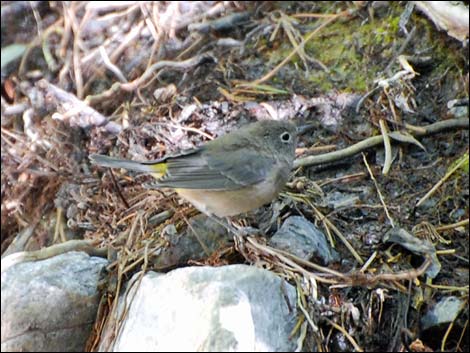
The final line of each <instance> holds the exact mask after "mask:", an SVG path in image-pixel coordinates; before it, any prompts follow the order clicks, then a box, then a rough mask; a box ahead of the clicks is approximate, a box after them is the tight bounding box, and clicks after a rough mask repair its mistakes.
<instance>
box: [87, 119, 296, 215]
mask: <svg viewBox="0 0 470 353" xmlns="http://www.w3.org/2000/svg"><path fill="white" fill-rule="evenodd" d="M296 144H297V127H296V125H295V124H294V123H292V122H289V121H278V120H262V121H258V122H254V123H250V124H247V125H245V126H242V127H241V128H239V129H236V130H234V131H232V132H230V133H227V134H225V135H222V136H219V137H218V138H216V139H214V140H212V141H209V142H206V143H205V144H203V145H201V146H199V147H196V148H192V149H187V150H183V151H181V152H180V153H178V154H173V155H167V156H165V157H163V158H161V159H157V160H153V161H144V162H141V161H134V160H127V159H119V158H113V157H109V156H106V155H100V154H91V155H90V156H89V158H90V160H91V162H92V163H93V164H96V165H99V166H104V167H110V168H124V169H127V170H133V171H137V172H144V173H150V174H151V175H153V176H154V177H155V178H156V183H154V184H153V185H155V186H156V187H157V188H171V189H174V190H175V191H176V192H177V193H178V194H179V195H180V196H181V197H183V198H184V199H185V200H187V201H189V202H190V203H191V204H193V205H194V206H195V207H196V208H197V209H198V210H200V211H201V212H203V213H205V214H206V215H208V216H216V217H219V218H223V217H230V216H236V215H239V214H242V213H246V212H249V211H252V210H255V209H257V208H259V207H261V206H263V205H265V204H267V203H269V202H271V201H272V200H273V199H274V198H276V197H277V195H278V194H279V192H280V191H281V190H282V188H283V187H284V185H285V183H286V182H287V180H288V179H289V175H290V171H291V169H292V166H293V161H294V158H295V148H296Z"/></svg>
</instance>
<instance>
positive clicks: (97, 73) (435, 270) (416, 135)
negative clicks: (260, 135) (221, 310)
mask: <svg viewBox="0 0 470 353" xmlns="http://www.w3.org/2000/svg"><path fill="white" fill-rule="evenodd" d="M461 6H463V10H462V11H464V12H465V11H467V14H468V2H467V5H461ZM465 6H467V7H465ZM467 17H468V16H467ZM1 28H2V117H1V124H2V128H1V159H2V167H1V194H2V208H1V239H2V254H3V255H5V254H7V253H9V252H13V251H20V250H37V249H41V248H43V247H46V246H50V245H53V244H57V243H61V242H64V241H66V240H70V239H86V240H88V241H92V242H93V244H94V246H96V247H111V248H112V249H113V251H114V255H115V258H114V260H113V261H115V263H117V262H120V263H121V265H122V264H124V266H122V267H121V266H111V267H110V275H109V276H110V278H112V280H111V281H110V282H113V283H118V285H119V283H121V281H124V280H125V279H126V278H129V277H130V276H131V275H132V274H133V273H135V271H138V270H140V269H142V268H143V266H144V263H145V266H146V267H144V269H146V270H147V269H152V268H159V269H162V268H161V267H158V266H157V265H156V264H158V263H159V261H160V260H159V259H157V258H153V257H150V258H148V259H147V260H148V261H143V257H142V254H143V252H144V250H143V249H144V248H145V247H146V249H152V250H155V249H160V248H161V249H164V248H165V247H167V246H168V244H169V243H171V239H170V237H171V232H170V231H169V230H170V229H173V230H175V231H176V232H178V233H182V232H184V230H185V229H186V228H187V223H188V219H191V218H192V217H193V216H194V215H196V214H197V213H198V212H197V211H196V210H195V209H194V208H193V207H192V206H191V205H189V204H187V203H185V202H183V201H181V200H180V199H179V198H178V197H177V196H176V194H175V193H174V192H172V191H167V190H164V191H160V190H155V189H152V188H149V186H148V184H149V183H151V182H152V178H151V177H150V176H147V175H138V174H133V173H126V172H124V171H119V170H116V171H114V172H112V173H111V172H110V171H107V170H105V169H103V168H98V167H96V166H93V165H91V164H90V162H89V160H88V155H89V154H91V153H101V154H107V155H113V156H119V157H122V158H131V159H138V160H149V159H155V158H160V157H162V156H164V155H165V154H167V153H172V152H176V151H178V150H181V149H185V148H191V147H194V146H197V145H199V144H201V143H203V142H205V141H208V140H210V139H212V138H215V137H217V136H219V135H221V134H224V133H226V132H228V131H231V130H233V129H235V128H236V127H237V126H242V125H244V124H246V123H247V122H250V121H255V120H259V119H266V118H278V119H291V120H293V121H296V122H297V123H298V124H299V126H303V127H306V128H305V131H304V133H302V135H301V136H300V141H299V145H298V146H297V151H296V156H297V159H296V164H295V169H294V170H293V173H292V178H291V179H290V181H289V183H288V185H287V187H286V189H285V191H284V192H283V193H282V194H281V196H280V197H279V200H277V201H276V202H275V203H274V205H275V206H271V207H266V208H265V209H263V210H261V211H260V212H258V213H254V214H250V215H247V217H240V218H239V219H238V222H239V223H243V224H245V225H249V226H252V227H255V228H259V229H263V231H264V234H263V237H261V238H258V240H256V241H257V242H258V243H257V244H261V245H260V246H259V247H257V246H256V245H253V244H251V243H250V244H251V245H250V244H246V246H245V248H244V250H243V251H237V250H240V248H237V249H235V247H234V245H233V244H228V245H224V247H222V248H220V249H219V251H218V252H217V253H216V254H213V255H212V256H210V257H206V258H198V259H195V258H194V257H191V256H189V258H190V259H191V260H197V261H198V262H197V263H210V264H213V265H220V264H225V263H234V262H245V263H251V264H254V265H258V266H264V267H266V268H269V269H270V270H273V271H275V272H277V273H280V274H282V275H283V276H284V277H285V278H286V279H288V280H290V281H291V283H292V284H293V285H296V286H298V288H299V293H303V294H302V299H303V305H305V308H306V312H307V313H308V315H309V318H308V319H307V317H306V316H305V317H302V318H299V324H298V328H299V329H298V331H301V329H300V327H302V325H304V323H305V325H306V326H307V331H306V335H305V336H304V338H303V349H304V350H315V349H316V350H320V351H350V350H365V351H382V350H392V351H436V350H446V351H468V349H469V348H470V347H469V340H468V337H469V332H468V331H469V328H468V320H469V306H468V290H469V285H468V282H469V273H468V270H469V262H468V261H469V238H468V236H469V232H468V230H469V226H468V219H469V201H468V200H469V187H468V185H469V180H468V179H469V178H468V149H469V140H468V96H469V74H468V69H469V55H468V39H467V46H465V40H459V39H458V38H455V36H452V35H451V34H449V31H446V30H443V29H441V30H440V29H438V28H436V25H435V24H434V23H433V22H432V21H431V20H430V19H429V17H428V16H426V15H424V13H423V12H422V11H419V10H418V9H417V8H414V9H413V8H410V4H408V5H407V3H406V2H399V3H391V2H390V3H388V2H360V1H359V2H278V3H271V2H223V3H222V2H210V3H209V2H184V3H182V4H179V5H178V4H176V3H171V2H148V3H141V4H129V3H126V4H125V5H124V4H123V5H105V4H93V3H92V2H90V3H87V2H68V3H62V2H38V3H30V2H9V1H5V2H2V23H1ZM467 38H468V27H467ZM13 44H14V45H16V46H12V45H13ZM7 46H10V49H11V51H12V52H13V54H12V56H13V59H11V61H9V62H6V60H5V59H4V49H5V47H7ZM4 63H5V64H4ZM388 133H390V134H388ZM388 136H389V137H388ZM361 143H362V145H361ZM350 146H357V149H355V150H353V151H350V150H346V148H347V147H350ZM384 146H385V147H384ZM334 151H342V152H344V153H342V154H339V155H332V154H331V152H334ZM321 158H324V159H321ZM260 215H262V217H261V216H260ZM289 215H303V216H304V217H306V218H307V219H309V220H310V221H311V222H313V223H315V224H316V225H317V226H318V227H319V228H321V229H322V230H323V231H324V232H325V234H327V235H328V237H329V239H330V240H331V245H332V246H334V248H335V249H336V251H337V252H338V253H339V254H340V258H341V259H342V260H341V261H339V262H338V263H335V264H332V265H331V266H329V267H330V269H332V270H334V271H335V272H334V273H329V272H326V271H327V270H325V269H324V268H323V267H312V266H311V265H309V263H307V262H301V261H299V260H298V259H293V260H292V261H294V263H295V266H294V265H292V264H290V265H288V264H287V263H286V262H283V259H282V257H280V256H278V257H276V256H273V255H272V254H268V253H265V252H264V251H263V247H262V246H263V245H262V244H263V241H264V240H263V238H265V237H267V238H269V237H270V236H272V234H273V232H274V231H275V229H276V228H277V225H278V224H280V223H282V221H283V220H284V219H285V218H286V217H288V216H289ZM136 225H138V226H137V227H136ZM134 231H135V233H132V232H134ZM129 239H131V240H129ZM123 254H126V255H125V256H124V255H123ZM3 255H2V256H3ZM187 260H188V257H184V258H183V257H178V258H173V259H172V261H171V262H170V263H169V264H168V266H167V268H164V270H169V269H170V268H175V267H178V266H186V265H187V264H188V261H187ZM193 263H194V262H193ZM311 263H314V264H316V261H315V259H312V260H311ZM118 268H126V269H128V270H126V271H122V272H119V271H118ZM299 268H300V269H299ZM308 274H311V276H310V275H308ZM312 278H313V279H312ZM312 281H316V287H315V286H312ZM113 288H114V290H115V287H113ZM109 291H110V292H111V293H112V292H113V289H109ZM108 295H109V293H108ZM315 297H316V299H315ZM449 297H456V298H457V299H458V300H459V302H461V303H462V304H461V305H460V306H459V308H458V309H456V310H455V315H454V316H452V318H451V319H447V320H444V321H443V322H442V323H440V324H432V325H430V326H429V327H426V324H423V317H426V315H430V314H429V313H433V311H432V310H433V308H435V306H436V305H437V304H438V303H442V301H443V300H444V299H446V298H449ZM457 299H456V300H457ZM108 304H109V303H108ZM99 319H103V318H99ZM309 320H313V322H315V323H316V325H317V326H318V328H317V329H316V330H315V329H314V327H312V326H310V325H309V324H308V322H309ZM98 326H99V325H97V327H98ZM95 334H96V335H99V331H98V330H97V332H95ZM295 334H296V335H297V334H298V332H296V333H295ZM92 349H93V346H92V345H90V350H92Z"/></svg>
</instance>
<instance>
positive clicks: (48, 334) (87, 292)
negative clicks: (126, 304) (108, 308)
mask: <svg viewBox="0 0 470 353" xmlns="http://www.w3.org/2000/svg"><path fill="white" fill-rule="evenodd" d="M13 255H14V254H13ZM106 264H107V261H106V260H104V259H101V258H98V257H90V256H88V255H87V254H85V253H83V252H69V253H65V254H62V255H58V256H55V257H52V258H49V259H46V260H42V261H31V262H23V263H18V264H15V265H13V266H11V267H9V268H8V269H6V270H5V271H4V272H2V278H1V293H2V295H1V296H2V299H1V313H2V320H1V328H2V334H1V339H2V345H1V346H2V352H12V351H16V352H18V351H64V352H73V351H83V350H84V349H85V343H86V341H87V339H88V336H89V334H90V332H91V329H92V326H93V323H94V321H95V316H96V310H97V307H98V303H99V291H98V281H99V279H100V273H101V271H102V269H103V267H104V266H105V265H106Z"/></svg>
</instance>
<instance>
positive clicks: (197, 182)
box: [158, 147, 273, 190]
mask: <svg viewBox="0 0 470 353" xmlns="http://www.w3.org/2000/svg"><path fill="white" fill-rule="evenodd" d="M166 162H167V163H168V164H167V165H168V170H167V173H166V174H165V175H164V176H163V177H162V178H160V179H159V180H158V185H159V186H161V187H171V188H182V189H207V190H236V189H240V188H242V187H244V186H248V185H253V184H256V183H259V182H261V181H263V180H264V179H265V178H266V177H267V174H268V172H269V170H270V168H271V167H272V164H273V160H272V158H267V157H266V156H264V155H261V154H259V153H258V151H256V150H253V149H252V148H251V149H249V148H245V147H242V148H237V149H234V150H232V151H227V150H222V151H218V152H214V151H213V150H212V151H211V152H210V156H209V155H208V150H207V149H205V148H204V147H201V148H199V149H197V150H193V151H192V153H191V154H186V155H179V156H175V157H170V158H168V159H167V160H166Z"/></svg>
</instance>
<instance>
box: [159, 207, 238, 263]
mask: <svg viewBox="0 0 470 353" xmlns="http://www.w3.org/2000/svg"><path fill="white" fill-rule="evenodd" d="M175 231H176V229H175ZM194 233H196V234H197V235H195V234H194ZM198 238H199V240H198ZM168 240H169V246H168V247H167V248H165V249H162V252H161V253H160V254H159V255H158V256H157V257H156V258H154V259H152V266H153V267H154V268H157V269H159V270H160V269H167V268H172V267H173V268H174V267H176V266H182V265H185V264H186V263H187V262H188V261H189V260H195V261H197V260H201V259H205V258H207V257H208V256H210V255H211V254H212V253H214V252H216V251H218V250H221V249H224V248H226V247H228V246H231V245H232V244H233V234H230V233H229V232H228V231H227V229H226V228H224V227H223V226H222V225H221V224H219V223H217V222H216V221H214V220H213V219H211V218H210V217H207V216H206V215H204V214H200V215H197V216H195V217H193V218H191V219H190V220H189V226H188V228H187V230H186V231H185V232H184V233H182V234H178V233H177V232H175V233H174V234H168ZM199 241H201V242H202V243H203V244H204V246H205V248H206V250H207V251H208V252H209V254H207V253H206V252H205V251H204V249H203V248H202V246H201V243H200V242H199Z"/></svg>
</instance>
